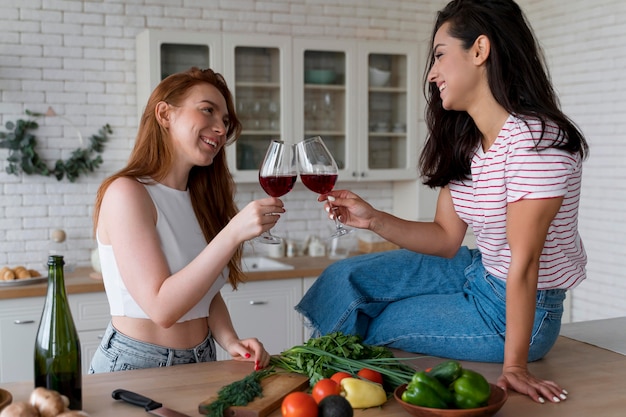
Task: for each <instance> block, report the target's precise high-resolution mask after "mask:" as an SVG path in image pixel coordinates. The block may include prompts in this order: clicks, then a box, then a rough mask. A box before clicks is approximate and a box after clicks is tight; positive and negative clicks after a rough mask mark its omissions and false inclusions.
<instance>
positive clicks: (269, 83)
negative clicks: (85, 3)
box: [137, 30, 422, 183]
mask: <svg viewBox="0 0 626 417" xmlns="http://www.w3.org/2000/svg"><path fill="white" fill-rule="evenodd" d="M165 51H169V54H166V53H165ZM167 56H174V57H177V58H176V59H173V60H171V62H170V60H168V59H167ZM417 61H418V49H417V43H414V42H397V41H389V42H376V41H367V40H356V39H307V38H297V37H295V38H293V37H288V36H273V35H265V36H264V35H256V34H255V35H237V34H232V35H231V34H222V35H219V34H211V33H198V32H193V33H191V32H188V33H186V32H168V31H154V30H147V31H145V32H143V33H141V34H140V35H139V36H138V37H137V91H138V99H137V100H138V104H139V106H140V111H142V110H143V106H144V105H145V101H146V99H147V97H148V95H149V93H150V92H151V91H152V89H153V88H154V87H155V86H156V84H157V83H158V81H159V80H160V79H161V77H162V76H164V75H167V74H170V73H171V72H172V71H180V70H183V69H186V68H188V67H189V66H191V65H196V66H210V67H211V68H213V69H214V70H216V71H217V72H222V73H223V74H224V76H225V78H226V81H227V82H228V85H229V87H230V89H231V91H232V92H233V96H234V98H235V105H236V107H237V113H238V115H239V116H240V118H241V119H242V123H243V132H242V136H241V137H240V139H239V140H238V141H237V143H235V144H234V145H233V146H230V147H229V148H227V155H228V160H229V167H230V169H231V172H232V173H233V176H234V178H235V180H236V181H237V182H241V183H243V182H257V181H258V169H259V165H260V162H261V161H262V159H263V156H264V154H265V150H266V149H267V146H268V144H269V142H270V140H271V139H282V140H284V141H286V142H290V143H296V142H299V141H300V140H302V139H304V138H307V137H311V136H317V135H319V136H321V137H322V138H323V139H324V142H325V143H326V145H327V146H328V148H329V149H330V151H331V153H333V156H334V157H335V159H336V160H337V164H338V166H339V168H340V172H339V179H340V180H345V181H355V180H356V181H368V180H372V181H374V180H383V181H390V180H407V179H415V178H417V177H418V175H417V154H418V149H417V147H418V129H417V126H418V120H419V119H421V118H422V115H421V114H420V111H419V109H418V107H419V106H418V97H420V95H421V94H422V88H421V85H420V81H419V79H420V73H421V71H420V69H419V68H418V62H417ZM172 62H174V63H176V65H172ZM370 67H376V68H378V69H382V70H384V71H388V72H389V74H390V76H389V79H388V81H386V82H385V83H383V84H382V85H373V83H370V80H369V77H370V76H369V68H370Z"/></svg>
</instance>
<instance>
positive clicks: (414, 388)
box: [402, 381, 448, 408]
mask: <svg viewBox="0 0 626 417" xmlns="http://www.w3.org/2000/svg"><path fill="white" fill-rule="evenodd" d="M402 401H404V402H407V403H409V404H413V405H419V406H420V407H429V408H448V404H446V402H445V401H444V400H442V399H441V397H439V395H437V392H436V391H435V390H434V389H432V388H431V387H430V386H429V385H428V384H425V383H424V382H420V381H417V382H415V383H413V382H412V381H411V383H410V384H409V385H408V386H407V389H406V391H404V392H403V393H402Z"/></svg>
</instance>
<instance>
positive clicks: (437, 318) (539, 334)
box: [296, 247, 565, 362]
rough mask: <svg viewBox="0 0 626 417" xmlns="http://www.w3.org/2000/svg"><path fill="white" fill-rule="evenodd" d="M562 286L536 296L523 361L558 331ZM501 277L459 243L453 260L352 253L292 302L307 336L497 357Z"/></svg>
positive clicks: (502, 318) (500, 352) (502, 313)
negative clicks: (332, 336) (357, 337)
mask: <svg viewBox="0 0 626 417" xmlns="http://www.w3.org/2000/svg"><path fill="white" fill-rule="evenodd" d="M564 299H565V290H562V289H553V290H543V291H538V293H537V308H536V311H535V321H534V325H533V330H532V335H531V340H530V352H529V358H528V359H529V361H534V360H537V359H540V358H542V357H543V356H544V355H545V354H546V353H548V351H549V350H550V348H552V346H553V345H554V343H555V341H556V339H557V337H558V335H559V331H560V328H561V316H562V314H563V300H564ZM505 300H506V282H505V281H503V280H501V279H499V278H496V277H493V276H491V275H490V274H489V273H487V272H486V271H485V269H484V267H483V264H482V260H481V255H480V252H479V251H478V250H476V249H472V250H470V249H468V248H467V247H462V248H461V249H460V250H459V252H458V253H457V254H456V256H455V257H454V258H452V259H447V258H441V257H436V256H429V255H422V254H418V253H415V252H411V251H408V250H395V251H390V252H382V253H374V254H368V255H361V256H356V257H353V258H348V259H345V260H342V261H339V262H336V263H334V264H332V265H331V266H329V267H328V268H327V269H326V270H325V271H324V272H323V273H322V275H321V276H320V277H319V278H318V279H317V281H316V282H315V284H314V285H313V286H312V287H311V288H310V289H309V291H308V292H307V293H306V294H305V295H304V297H303V299H302V300H301V301H300V303H299V304H298V305H297V306H296V310H297V311H298V312H299V313H301V314H302V315H303V316H304V318H305V320H306V321H307V324H308V325H310V326H311V327H312V329H313V336H314V337H316V336H320V335H323V334H328V333H332V332H336V331H341V332H343V333H346V334H359V335H361V336H362V337H363V340H364V342H365V343H367V344H372V345H383V346H388V347H391V348H397V349H401V350H405V351H409V352H414V353H421V354H425V355H433V356H439V357H446V358H454V359H458V360H469V361H481V362H502V361H503V359H504V336H505V326H506V308H505Z"/></svg>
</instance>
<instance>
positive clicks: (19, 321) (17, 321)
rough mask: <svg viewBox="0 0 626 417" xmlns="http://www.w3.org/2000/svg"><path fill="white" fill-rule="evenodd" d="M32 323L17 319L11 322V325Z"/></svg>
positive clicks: (31, 321) (32, 321)
mask: <svg viewBox="0 0 626 417" xmlns="http://www.w3.org/2000/svg"><path fill="white" fill-rule="evenodd" d="M34 322H35V320H20V319H17V320H15V321H14V322H13V324H32V323H34Z"/></svg>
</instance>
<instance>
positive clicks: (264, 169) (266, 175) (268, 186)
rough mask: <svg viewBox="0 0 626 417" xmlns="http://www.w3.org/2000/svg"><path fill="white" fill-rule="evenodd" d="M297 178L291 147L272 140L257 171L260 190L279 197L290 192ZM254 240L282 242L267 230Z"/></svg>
mask: <svg viewBox="0 0 626 417" xmlns="http://www.w3.org/2000/svg"><path fill="white" fill-rule="evenodd" d="M297 176H298V172H297V169H296V157H295V152H294V149H293V145H288V144H286V143H285V142H283V141H280V140H273V141H272V142H271V143H270V146H269V147H268V148H267V152H266V153H265V158H263V163H262V164H261V169H260V170H259V184H261V188H263V190H264V191H265V192H266V193H267V194H269V195H270V196H272V197H280V196H283V195H285V194H287V193H288V192H289V191H291V189H292V188H293V185H294V184H295V182H296V178H297ZM256 240H257V241H259V242H263V243H270V244H279V243H280V242H282V239H281V238H280V237H278V236H274V235H272V233H271V232H270V231H269V230H268V231H267V232H263V233H262V234H261V235H260V236H259V237H257V238H256Z"/></svg>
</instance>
